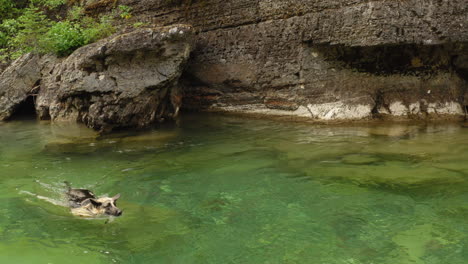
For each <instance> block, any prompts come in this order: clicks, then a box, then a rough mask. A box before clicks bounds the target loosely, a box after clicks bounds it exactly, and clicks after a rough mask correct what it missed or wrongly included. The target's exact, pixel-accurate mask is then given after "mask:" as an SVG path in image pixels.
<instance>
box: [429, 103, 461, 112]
mask: <svg viewBox="0 0 468 264" xmlns="http://www.w3.org/2000/svg"><path fill="white" fill-rule="evenodd" d="M427 112H428V113H429V114H433V113H434V114H439V115H463V114H464V112H463V108H462V107H461V105H460V104H459V103H457V102H446V103H430V104H429V105H428V107H427Z"/></svg>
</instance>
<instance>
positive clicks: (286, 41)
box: [121, 0, 468, 120]
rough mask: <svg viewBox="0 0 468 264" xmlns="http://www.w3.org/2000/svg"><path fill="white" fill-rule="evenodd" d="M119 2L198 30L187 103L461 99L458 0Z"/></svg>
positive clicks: (319, 108)
mask: <svg viewBox="0 0 468 264" xmlns="http://www.w3.org/2000/svg"><path fill="white" fill-rule="evenodd" d="M121 2H122V3H123V4H126V5H129V6H131V7H132V8H133V12H132V15H133V18H132V19H134V20H135V21H151V22H153V23H161V24H166V25H168V24H172V23H189V24H192V25H193V26H194V28H195V29H196V30H197V32H199V33H198V34H197V36H196V41H197V46H196V48H195V49H194V51H193V56H192V59H191V60H190V62H189V66H188V69H187V72H186V73H185V74H184V75H183V81H185V83H186V84H187V85H186V86H185V88H184V95H185V96H184V107H187V108H188V109H210V110H223V111H232V112H247V113H255V114H258V113H262V114H269V115H291V116H302V117H309V118H313V119H325V120H330V119H348V120H349V119H370V118H397V119H408V118H415V119H423V118H424V119H426V118H445V116H447V115H450V116H454V117H457V116H461V114H462V112H461V109H462V108H463V105H468V104H466V103H465V104H463V102H462V101H463V99H462V98H463V92H464V91H466V90H467V82H466V81H467V80H468V71H467V70H466V69H467V66H466V65H467V64H468V62H467V59H468V58H467V56H466V54H468V46H467V45H466V43H467V42H468V27H467V26H466V25H467V22H466V21H467V18H468V5H467V4H466V1H464V0H453V1H435V0H407V1H378V0H370V1H360V0H346V1H344V0H259V1H250V0H228V1H219V0H204V1H172V2H171V4H169V3H168V2H167V1H151V0H141V1H135V0H122V1H121ZM465 98H466V96H465ZM307 109H309V110H307Z"/></svg>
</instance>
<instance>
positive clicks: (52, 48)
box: [0, 0, 131, 61]
mask: <svg viewBox="0 0 468 264" xmlns="http://www.w3.org/2000/svg"><path fill="white" fill-rule="evenodd" d="M15 3H19V2H18V1H13V0H0V15H1V16H0V61H5V60H9V59H15V58H17V57H19V56H21V55H22V54H25V53H28V52H35V53H40V54H42V53H55V54H57V55H59V56H65V55H69V54H70V53H71V52H73V51H74V50H75V49H77V48H79V47H81V46H83V45H86V44H89V43H92V42H95V41H97V40H99V39H101V38H104V37H107V36H109V35H110V34H112V33H114V32H115V28H114V27H113V25H112V17H110V16H103V17H100V18H92V17H89V16H87V15H86V14H85V12H84V9H83V7H81V6H76V5H75V6H73V7H71V8H70V9H69V11H68V14H67V16H66V18H61V17H58V18H56V19H58V20H59V21H54V20H52V19H51V16H50V15H49V17H48V16H47V15H46V14H45V13H44V11H47V13H48V14H50V11H51V10H53V9H56V8H58V7H60V6H62V5H64V4H66V3H67V0H29V1H27V0H25V1H24V2H22V4H23V7H22V8H18V7H17V6H16V4H15ZM24 4H27V6H26V7H24ZM116 11H117V10H116ZM130 12H131V8H130V7H128V6H119V9H118V13H117V14H115V16H120V17H121V18H124V19H126V18H130V17H131V14H130Z"/></svg>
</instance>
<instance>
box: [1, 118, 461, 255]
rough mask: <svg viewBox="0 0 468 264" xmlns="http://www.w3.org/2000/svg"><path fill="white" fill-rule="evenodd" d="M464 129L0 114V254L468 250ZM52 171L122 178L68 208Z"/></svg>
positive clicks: (93, 180)
mask: <svg viewBox="0 0 468 264" xmlns="http://www.w3.org/2000/svg"><path fill="white" fill-rule="evenodd" d="M466 142H468V128H464V127H463V126H461V125H458V124H440V125H401V124H399V125H379V126H377V125H369V126H349V127H345V126H340V127H337V126H332V127H327V126H316V125H308V124H297V123H288V122H278V121H263V120H244V119H241V118H234V117H225V116H216V115H197V116H188V117H185V118H183V119H182V120H181V121H180V124H179V125H178V126H175V125H174V126H167V127H161V128H159V129H155V130H151V131H146V132H142V133H135V132H121V133H116V134H113V135H109V136H105V137H99V136H98V135H96V134H94V133H93V132H91V131H89V130H87V129H84V128H82V127H80V126H77V125H71V124H61V125H53V126H51V125H50V124H48V123H37V122H33V121H20V122H19V121H18V122H11V123H2V124H0V170H1V178H0V188H1V192H0V200H1V201H0V213H1V215H2V217H1V218H0V233H1V237H0V263H270V264H273V263H319V264H321V263H323V264H341V263H342V264H371V263H373V264H395V263H398V264H441V263H450V264H466V263H468V222H467V220H466V219H467V218H468V192H467V190H468V160H467V157H468V145H467V144H466ZM64 181H68V182H71V183H72V184H73V186H76V187H84V188H89V189H91V190H93V191H94V192H95V193H96V194H98V195H114V194H116V193H121V194H122V198H121V199H120V200H119V202H118V206H119V207H120V208H121V209H123V210H124V214H123V216H122V217H119V218H115V219H111V220H110V221H109V220H108V219H92V220H85V219H80V218H77V217H74V216H72V215H71V214H70V212H69V210H68V208H66V207H63V206H61V205H60V204H61V203H63V201H64V195H63V193H64V190H65V185H64V184H63V182H64Z"/></svg>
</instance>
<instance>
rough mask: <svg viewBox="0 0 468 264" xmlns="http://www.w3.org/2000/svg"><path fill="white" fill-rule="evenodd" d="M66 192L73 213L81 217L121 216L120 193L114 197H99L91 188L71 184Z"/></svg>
mask: <svg viewBox="0 0 468 264" xmlns="http://www.w3.org/2000/svg"><path fill="white" fill-rule="evenodd" d="M67 185H68V190H67V192H66V194H67V196H68V203H69V206H70V208H71V213H72V214H73V215H76V216H81V217H99V216H106V215H108V216H121V215H122V210H120V209H119V208H117V206H116V201H117V200H118V199H119V198H120V194H117V195H116V196H114V197H99V198H96V195H94V193H92V192H91V191H90V190H86V189H72V188H71V187H70V185H69V184H67Z"/></svg>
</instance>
